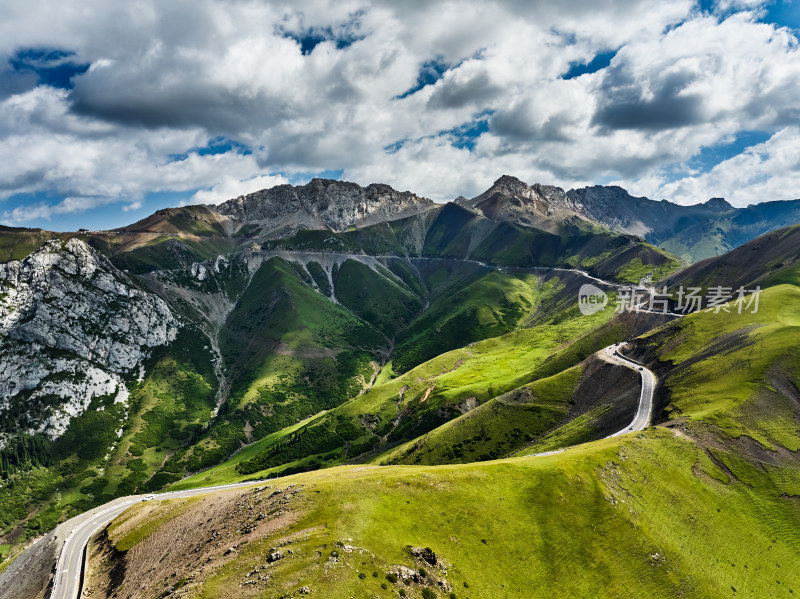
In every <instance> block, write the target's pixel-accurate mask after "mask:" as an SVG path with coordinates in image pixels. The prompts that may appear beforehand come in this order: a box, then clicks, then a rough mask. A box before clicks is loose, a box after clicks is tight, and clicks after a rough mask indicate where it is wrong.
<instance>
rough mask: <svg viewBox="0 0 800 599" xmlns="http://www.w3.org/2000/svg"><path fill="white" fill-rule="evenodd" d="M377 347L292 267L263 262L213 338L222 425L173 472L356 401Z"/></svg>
mask: <svg viewBox="0 0 800 599" xmlns="http://www.w3.org/2000/svg"><path fill="white" fill-rule="evenodd" d="M306 276H307V275H306ZM383 343H385V339H384V338H383V336H382V335H381V334H380V333H379V332H378V331H377V330H376V329H375V328H373V327H371V326H369V325H367V324H365V323H364V322H363V321H360V320H359V319H358V318H356V317H355V316H354V315H353V314H351V313H350V312H349V311H348V310H346V309H345V308H343V307H342V306H340V305H338V304H335V303H333V302H331V301H330V300H328V299H327V298H325V297H324V296H323V295H321V294H320V293H317V292H316V291H314V289H313V288H312V287H311V286H310V285H309V284H308V283H306V282H305V281H303V279H302V278H301V277H300V275H299V274H298V270H296V269H295V267H294V266H293V265H292V264H290V263H288V262H286V261H285V260H283V259H280V258H273V259H271V260H269V261H267V262H266V263H264V264H263V265H262V266H261V268H260V269H259V270H258V271H257V272H256V273H255V275H254V276H253V278H252V280H251V282H250V285H249V286H248V287H247V289H246V290H245V292H244V293H243V294H242V296H241V297H240V298H239V300H238V302H237V304H236V306H235V308H234V309H233V311H232V312H231V313H230V315H229V317H228V320H227V322H226V327H225V330H224V331H223V332H222V334H221V336H220V348H221V350H222V354H223V357H224V360H225V363H226V364H229V365H230V367H229V369H228V380H229V382H230V389H229V394H228V400H227V402H226V404H225V405H224V406H223V411H222V412H221V418H219V419H217V420H216V421H215V422H214V423H213V424H212V426H211V428H210V431H209V433H208V434H207V435H206V436H205V437H204V438H203V439H202V440H201V441H200V442H199V443H198V444H197V445H195V446H194V447H193V448H192V449H191V450H190V451H189V452H188V453H187V455H186V456H182V457H181V462H180V464H177V465H175V466H174V467H178V471H180V472H183V473H185V472H197V471H198V470H201V469H203V468H207V467H208V466H211V465H214V464H218V463H220V462H222V461H223V460H224V459H225V458H227V457H228V456H230V455H231V454H232V453H233V452H234V451H236V450H238V449H239V448H240V447H241V446H242V445H243V444H245V443H250V442H252V441H257V440H259V439H262V438H264V437H267V436H268V435H271V434H272V433H276V432H278V431H280V430H281V429H283V428H285V427H291V426H293V425H294V424H295V423H297V422H299V421H301V420H303V419H305V418H308V417H309V416H311V415H313V414H316V413H318V412H320V411H323V410H327V409H330V408H333V407H335V406H337V405H339V404H341V403H343V402H345V401H346V400H347V399H349V398H351V397H354V396H356V395H357V394H358V393H359V392H360V391H361V390H362V388H363V387H364V386H365V384H366V383H367V382H368V381H369V380H370V378H371V377H372V374H373V366H372V365H371V362H372V361H373V360H374V359H375V353H376V351H377V348H378V347H379V346H380V345H381V344H383ZM275 439H277V437H275Z"/></svg>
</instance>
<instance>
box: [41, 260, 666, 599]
mask: <svg viewBox="0 0 800 599" xmlns="http://www.w3.org/2000/svg"><path fill="white" fill-rule="evenodd" d="M380 257H382V256H373V257H372V258H380ZM391 257H392V258H397V257H396V256H391ZM416 259H418V260H419V259H425V258H416ZM427 259H429V260H436V259H438V258H427ZM466 261H467V262H473V263H476V264H478V265H480V266H485V267H488V268H496V269H498V270H503V269H506V270H509V271H512V270H514V271H521V270H528V271H531V270H532V271H561V272H569V273H575V274H578V275H581V276H583V277H585V278H588V279H590V280H592V281H595V282H597V283H601V284H603V285H605V286H608V287H612V288H620V287H624V285H621V284H619V283H612V282H609V281H603V280H602V279H598V278H596V277H593V276H591V275H590V274H589V273H587V272H585V271H581V270H577V269H571V268H548V267H532V268H527V269H525V268H514V267H498V266H495V265H491V264H486V263H484V262H480V261H478V260H466ZM639 288H640V289H642V288H641V287H639ZM642 307H643V306H637V307H636V310H637V311H641V312H649V311H650V310H646V309H642ZM657 313H660V312H657ZM670 315H672V316H682V315H679V314H670ZM619 345H621V344H616V345H610V346H609V347H607V348H605V349H604V350H602V351H603V352H605V353H606V355H607V356H608V358H609V359H610V360H611V361H613V362H614V363H617V364H620V365H622V366H626V367H628V368H632V369H634V370H638V371H639V372H640V374H641V376H642V392H641V396H640V398H639V407H638V410H637V412H636V416H635V417H634V419H633V422H631V424H630V426H628V427H626V428H624V429H622V430H621V431H618V432H616V433H614V434H613V435H609V437H616V436H619V435H623V434H625V433H628V432H633V431H639V430H643V429H645V428H646V427H647V425H648V424H649V422H650V410H651V408H652V403H653V389H654V388H655V376H654V375H653V373H652V372H650V371H649V370H648V369H647V368H644V367H643V366H640V365H639V364H636V363H635V362H633V361H631V360H629V359H628V358H625V357H623V356H622V355H620V354H619V352H618V351H617V348H618V346H619ZM562 451H564V449H557V450H554V451H546V452H543V453H541V454H536V455H540V456H544V455H552V454H556V453H561V452H562ZM264 482H267V481H263V480H262V481H253V482H248V483H234V484H230V485H221V486H216V487H204V488H200V489H192V490H187V491H173V492H168V493H159V494H156V495H148V496H144V495H138V496H132V497H127V498H121V499H117V500H115V501H114V502H111V504H113V505H110V504H106V505H105V506H100V507H99V508H96V510H98V511H96V512H95V513H93V514H91V516H89V517H88V518H85V516H84V518H85V519H83V520H82V521H80V523H78V524H77V525H76V528H75V529H74V530H73V531H72V533H71V534H70V535H69V536H68V538H67V540H66V541H65V543H64V547H63V549H62V550H61V555H60V556H59V559H58V564H57V569H56V574H55V578H54V583H53V591H52V593H51V595H50V597H51V598H52V599H78V598H79V596H80V592H81V587H82V584H83V576H82V570H83V562H84V550H85V549H86V547H87V546H88V543H89V539H90V538H91V537H92V535H94V533H96V532H97V531H98V530H100V529H101V528H103V527H104V526H106V525H108V524H109V523H110V522H111V521H112V520H113V519H114V518H116V517H117V516H119V515H120V514H121V513H122V512H124V511H125V510H127V509H128V508H129V507H131V506H132V505H135V504H136V503H139V502H140V501H148V500H151V499H175V498H180V497H191V496H194V495H202V494H205V493H210V492H213V491H218V490H225V489H235V488H239V487H247V486H252V485H258V484H263V483H264ZM77 518H81V517H80V516H78V517H76V519H77Z"/></svg>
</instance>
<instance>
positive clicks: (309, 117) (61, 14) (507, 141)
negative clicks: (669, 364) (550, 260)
mask: <svg viewBox="0 0 800 599" xmlns="http://www.w3.org/2000/svg"><path fill="white" fill-rule="evenodd" d="M3 4H4V14H3V18H2V19H0V223H2V224H7V225H18V226H40V227H44V228H49V229H54V230H69V229H75V228H78V227H81V226H86V227H90V228H100V227H113V226H120V225H123V224H125V223H129V222H132V221H134V220H137V219H139V218H142V217H144V216H146V215H147V214H149V213H151V212H152V211H154V210H155V209H158V208H161V207H164V206H170V205H179V204H181V203H215V202H220V201H224V200H225V199H228V198H230V197H235V196H237V195H239V194H242V193H247V192H251V191H255V190H257V189H261V188H264V187H269V186H272V185H275V184H278V183H284V182H290V183H304V182H306V181H308V180H309V179H310V178H311V177H313V176H325V177H331V178H341V179H346V180H351V181H356V182H358V183H361V184H368V183H371V182H385V183H389V184H391V185H393V186H394V187H396V188H399V189H402V190H406V189H409V190H413V191H415V192H417V193H419V194H421V195H425V196H428V197H430V198H433V199H435V200H437V201H445V200H449V199H453V198H455V197H456V196H458V195H465V196H473V195H476V194H477V193H479V192H481V191H483V190H484V189H486V188H487V187H489V186H490V185H491V183H492V182H493V181H494V180H495V179H497V178H498V177H499V176H500V175H501V174H504V173H506V174H512V175H516V176H518V177H519V178H521V179H523V180H524V181H527V182H529V183H534V182H540V183H550V184H556V185H560V186H562V187H564V188H570V187H578V186H584V185H593V184H612V183H613V184H619V185H622V186H623V187H625V188H627V189H628V190H630V191H631V192H632V193H634V194H635V195H646V196H648V197H653V198H657V199H661V198H667V199H670V200H672V201H676V202H680V203H686V204H691V203H696V202H702V201H705V200H707V199H708V198H709V197H712V196H722V197H725V198H727V199H728V200H729V201H730V202H731V203H733V204H734V205H739V206H744V205H747V204H749V203H755V202H759V201H765V200H782V199H794V198H798V197H800V47H799V46H798V38H799V37H800V0H795V2H793V3H792V2H787V1H785V0H784V1H780V0H777V1H774V2H758V1H757V0H716V1H704V2H699V3H698V2H692V1H689V0H677V1H671V2H663V3H658V2H654V1H653V0H574V1H565V2H559V3H555V2H550V1H546V0H542V1H540V2H531V1H526V0H506V1H496V2H481V1H472V2H466V1H465V2H438V3H437V2H423V1H421V0H416V1H408V2H404V3H396V2H389V1H385V2H384V1H379V0H375V1H372V2H368V1H361V0H343V1H339V2H335V3H334V2H322V1H319V2H317V1H301V2H291V3H288V2H287V3H280V2H270V1H267V0H259V1H253V2H251V1H243V0H216V1H214V0H170V1H169V2H156V1H149V0H130V1H126V2H115V1H112V0H106V1H103V0H82V1H81V2H63V1H61V0H24V1H22V0H10V1H8V2H4V3H3ZM400 4H402V6H400Z"/></svg>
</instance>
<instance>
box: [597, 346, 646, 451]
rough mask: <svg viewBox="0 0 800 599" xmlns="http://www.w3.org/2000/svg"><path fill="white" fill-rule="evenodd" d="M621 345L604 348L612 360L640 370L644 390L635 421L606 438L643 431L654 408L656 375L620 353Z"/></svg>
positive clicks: (640, 396) (640, 395) (640, 397)
mask: <svg viewBox="0 0 800 599" xmlns="http://www.w3.org/2000/svg"><path fill="white" fill-rule="evenodd" d="M621 345H622V343H616V344H614V345H609V346H608V347H606V348H605V349H604V350H603V352H604V353H605V354H606V356H608V358H609V360H610V361H611V362H614V363H615V364H619V365H621V366H626V367H627V368H631V369H633V370H636V371H638V372H639V374H640V375H641V376H642V392H641V393H640V394H639V407H638V408H637V410H636V415H635V416H634V417H633V421H632V422H631V423H630V425H629V426H627V427H625V428H623V429H622V430H621V431H617V432H616V433H613V434H611V435H608V437H606V439H609V438H611V437H619V436H620V435H624V434H625V433H631V432H635V431H643V430H644V429H646V428H647V427H648V425H649V424H650V412H651V411H652V409H653V391H654V390H655V388H656V375H654V374H653V372H652V371H651V370H649V369H648V368H647V367H646V366H643V365H642V364H639V363H638V362H636V361H634V360H631V359H630V358H626V357H625V356H623V355H622V354H620V353H619V348H620V346H621Z"/></svg>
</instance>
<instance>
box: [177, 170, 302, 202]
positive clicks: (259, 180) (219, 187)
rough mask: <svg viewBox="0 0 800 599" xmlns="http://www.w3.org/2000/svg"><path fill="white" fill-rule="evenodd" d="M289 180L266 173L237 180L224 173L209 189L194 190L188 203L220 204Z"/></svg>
mask: <svg viewBox="0 0 800 599" xmlns="http://www.w3.org/2000/svg"><path fill="white" fill-rule="evenodd" d="M288 182H289V180H288V179H287V178H286V177H284V176H283V175H266V176H260V177H253V178H252V179H245V180H243V181H239V180H237V179H235V178H234V177H230V176H228V175H224V176H223V177H222V181H220V182H219V183H217V184H216V185H214V187H212V188H211V189H205V190H203V189H201V190H200V191H198V192H196V193H195V194H194V195H193V196H192V198H191V200H190V201H189V202H187V203H189V204H220V203H222V202H224V201H226V200H230V199H232V198H237V197H239V196H241V195H247V194H248V193H253V192H255V191H259V190H261V189H267V188H269V187H275V186H276V185H283V184H286V183H288Z"/></svg>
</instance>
